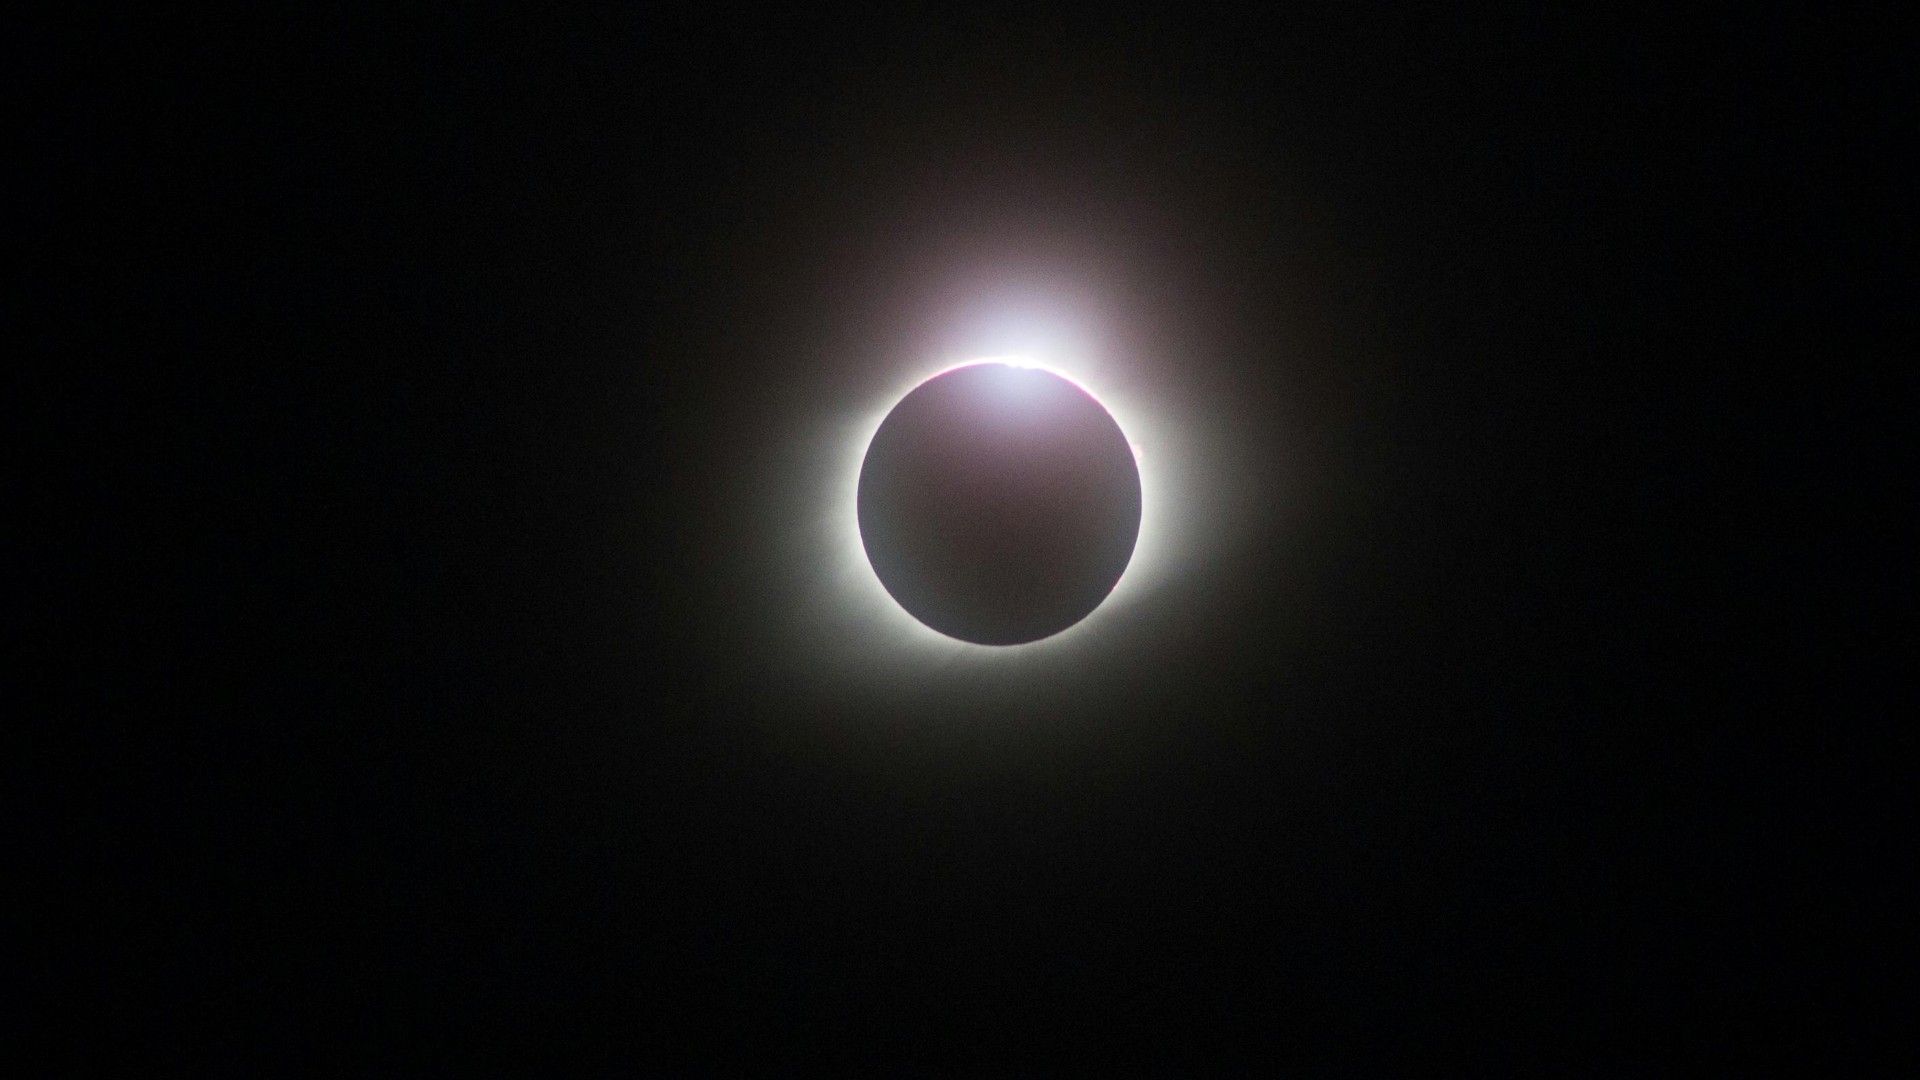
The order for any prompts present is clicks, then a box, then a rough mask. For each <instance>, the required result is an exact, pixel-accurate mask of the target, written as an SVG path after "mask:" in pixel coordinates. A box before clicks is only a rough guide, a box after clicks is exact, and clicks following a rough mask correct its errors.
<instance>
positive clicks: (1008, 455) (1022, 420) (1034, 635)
mask: <svg viewBox="0 0 1920 1080" xmlns="http://www.w3.org/2000/svg"><path fill="white" fill-rule="evenodd" d="M859 514H860V539H861V542H862V543H863V544H864V545H865V547H866V550H867V558H868V559H869V560H870V561H871V562H872V563H873V569H874V572H875V573H876V574H878V575H879V577H880V583H881V584H882V585H885V586H886V589H887V592H889V593H891V594H892V595H893V598H894V599H895V600H897V601H899V603H900V606H901V607H903V608H906V609H907V611H908V612H909V613H910V614H912V615H913V617H914V618H916V619H919V620H920V621H921V622H923V623H925V624H927V625H928V626H930V627H932V628H933V629H935V630H938V631H940V632H941V633H943V634H946V635H948V636H950V637H956V638H959V639H961V640H962V641H972V642H977V643H979V644H982V645H1017V644H1020V643H1022V642H1027V641H1035V640H1037V639H1039V638H1043V637H1047V636H1049V635H1052V634H1057V633H1059V632H1060V631H1062V630H1065V629H1066V628H1067V627H1069V626H1072V625H1073V624H1074V623H1077V622H1079V621H1080V620H1081V619H1084V618H1086V617H1087V615H1088V613H1090V612H1092V611H1093V609H1094V608H1097V607H1099V606H1100V602H1101V601H1103V600H1105V599H1106V598H1107V594H1108V593H1109V592H1111V591H1113V586H1114V584H1115V583H1116V582H1118V581H1119V580H1120V575H1121V573H1122V572H1123V571H1125V570H1126V568H1127V561H1128V560H1129V559H1131V558H1132V557H1133V545H1134V541H1135V539H1136V538H1137V537H1138V536H1139V534H1140V470H1139V468H1138V467H1137V466H1135V464H1134V461H1133V451H1132V449H1131V448H1130V447H1129V446H1128V445H1127V439H1126V436H1125V435H1124V434H1122V433H1121V431H1120V425H1119V424H1117V423H1115V422H1114V419H1113V417H1112V416H1110V415H1108V413H1107V410H1106V409H1105V408H1103V407H1102V406H1101V404H1100V403H1099V402H1098V401H1095V400H1094V399H1093V398H1092V397H1091V396H1089V395H1088V394H1087V392H1086V391H1084V390H1082V389H1080V388H1079V387H1078V386H1075V385H1074V384H1073V383H1071V382H1068V381H1067V380H1065V379H1063V378H1061V377H1060V376H1058V375H1055V374H1053V373H1051V372H1047V371H1040V370H1036V369H1032V368H1019V367H1009V366H1007V365H1005V364H975V365H973V366H971V367H964V368H957V369H955V370H953V371H949V372H945V373H943V374H941V375H937V376H935V377H934V378H932V379H929V380H927V381H926V382H924V383H921V384H920V385H919V386H918V387H915V388H914V390H913V392H912V393H910V394H908V395H907V396H906V397H904V398H902V399H901V400H900V403H899V404H898V405H895V406H894V408H893V411H892V412H891V413H888V414H887V418H886V420H884V421H883V422H882V423H881V424H880V430H879V431H877V432H875V433H874V436H873V442H872V444H871V445H869V446H868V447H867V456H866V460H865V461H864V462H862V464H861V466H860V495H859Z"/></svg>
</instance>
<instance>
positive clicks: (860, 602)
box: [827, 354, 1173, 662]
mask: <svg viewBox="0 0 1920 1080" xmlns="http://www.w3.org/2000/svg"><path fill="white" fill-rule="evenodd" d="M978 364H1005V365H1008V366H1010V367H1022V368H1032V369H1035V370H1039V371H1045V372H1047V373H1048V374H1051V375H1055V376H1058V377H1059V378H1062V379H1065V380H1066V381H1068V382H1070V383H1072V384H1073V385H1074V386H1076V387H1079V388H1080V389H1081V390H1082V391H1084V392H1085V393H1086V394H1087V396H1089V397H1091V398H1093V400H1094V401H1096V402H1098V403H1099V404H1100V407H1101V408H1103V409H1105V410H1107V414H1108V415H1109V416H1112V417H1113V419H1114V422H1115V423H1117V424H1119V425H1120V431H1121V433H1122V434H1123V435H1125V437H1126V439H1127V444H1128V446H1129V447H1130V448H1131V449H1132V450H1133V462H1134V467H1135V468H1137V469H1138V470H1139V473H1140V532H1139V535H1138V537H1137V538H1136V539H1135V541H1134V547H1133V556H1132V558H1131V559H1129V560H1128V562H1127V568H1126V569H1125V570H1124V571H1122V572H1121V574H1120V580H1119V581H1117V582H1115V583H1114V586H1113V591H1112V592H1110V593H1108V594H1107V597H1106V598H1105V599H1104V600H1102V601H1101V602H1100V605H1099V606H1098V607H1096V608H1094V609H1093V610H1092V611H1091V612H1089V613H1088V614H1087V615H1086V617H1085V618H1083V619H1081V620H1080V621H1079V622H1076V623H1074V624H1073V625H1072V626H1069V627H1067V628H1066V629H1064V630H1062V631H1060V632H1059V633H1057V634H1051V635H1049V636H1047V637H1044V638H1040V639H1039V640H1037V641H1029V642H1024V643H1022V644H1018V645H978V644H975V643H973V642H967V641H961V640H959V639H958V638H951V637H948V636H947V635H945V634H942V633H941V632H939V631H938V630H935V629H933V628H932V627H930V626H928V625H926V624H925V623H923V622H921V621H920V620H918V619H916V618H914V617H913V616H912V615H911V614H909V613H908V612H907V610H906V609H905V608H903V607H901V606H900V604H899V602H898V601H896V600H895V599H894V598H893V596H892V594H891V593H889V592H887V590H886V587H885V586H884V585H882V584H881V583H880V578H879V576H878V575H877V574H875V573H874V570H873V564H872V563H871V562H870V561H869V560H868V558H867V549H866V545H865V543H864V542H863V541H862V540H861V538H860V520H859V489H860V469H861V467H862V465H864V464H865V462H866V457H867V448H868V447H869V445H871V444H872V442H873V436H874V434H875V433H876V432H878V431H879V430H880V425H881V423H882V422H883V421H885V420H886V418H887V416H888V415H889V414H891V413H892V412H893V410H894V407H895V406H897V405H899V403H900V401H901V399H903V398H905V397H906V396H907V395H908V394H910V393H912V392H913V391H914V390H916V389H918V388H919V387H920V386H921V384H923V383H926V382H928V381H930V380H932V379H935V378H938V377H939V376H941V375H945V374H946V373H948V372H950V371H957V370H959V369H960V368H966V367H973V366H975V365H978ZM1095 368H1096V365H1092V364H1084V363H1070V362H1069V363H1063V362H1058V361H1052V360H1050V361H1048V362H1046V363H1040V362H1037V361H1035V360H1033V359H1030V358H1029V357H1026V356H1023V355H1017V354H1016V355H1012V356H978V357H973V358H970V359H967V360H963V361H960V362H958V363H948V364H944V365H941V366H938V367H934V368H932V369H931V370H928V371H927V372H925V373H924V374H920V375H917V376H915V377H914V378H913V379H912V380H911V381H909V382H907V383H906V384H905V385H904V386H898V387H897V388H896V389H894V390H892V391H891V392H889V393H887V394H886V395H885V397H884V400H883V403H880V404H878V405H877V407H873V408H869V409H868V410H867V411H866V412H865V413H864V414H863V415H862V416H861V418H860V420H859V421H858V423H857V424H855V425H854V426H853V430H852V431H851V432H850V434H849V437H848V438H847V440H846V442H845V443H844V444H843V447H842V449H841V457H840V460H839V461H838V462H837V468H836V469H835V482H834V485H833V492H832V497H831V498H830V499H828V500H827V504H828V506H829V512H830V520H829V525H828V528H829V533H830V537H831V540H830V542H831V544H832V547H833V549H834V551H835V554H836V563H837V571H838V572H837V573H836V575H835V576H836V579H837V580H838V581H839V582H840V585H841V590H840V591H842V592H843V593H844V594H845V598H846V600H847V601H848V602H849V603H850V604H851V606H852V607H853V609H854V611H855V612H856V613H857V614H858V616H859V621H860V622H861V623H862V624H868V625H871V626H873V627H874V628H875V629H876V630H877V631H879V632H880V633H882V634H884V635H885V636H886V637H887V639H888V640H889V641H891V642H892V643H894V644H896V645H898V646H900V647H902V648H904V649H905V650H908V651H911V652H917V653H922V654H924V655H926V656H927V657H928V658H930V659H937V660H968V661H973V660H978V661H996V662H1000V661H1007V660H1012V659H1015V658H1020V659H1026V658H1029V657H1037V656H1046V655H1053V654H1057V653H1063V652H1066V651H1069V650H1075V649H1079V648H1082V647H1085V646H1086V645H1089V644H1092V643H1094V642H1096V641H1098V639H1099V638H1100V637H1101V636H1103V635H1104V634H1105V633H1106V632H1107V631H1109V630H1111V629H1112V627H1111V625H1110V624H1111V623H1112V622H1114V621H1116V620H1117V619H1118V618H1119V617H1120V616H1121V614H1122V613H1123V612H1124V611H1125V610H1126V609H1127V608H1129V607H1131V606H1133V605H1134V604H1135V603H1136V602H1137V601H1138V600H1139V599H1141V598H1142V597H1143V596H1144V595H1145V594H1146V593H1147V592H1149V591H1150V590H1151V589H1152V587H1153V586H1154V585H1155V584H1156V583H1157V582H1158V581H1159V580H1160V579H1161V578H1162V577H1163V576H1164V573H1165V562H1166V558H1167V554H1168V551H1169V548H1170V544H1169V541H1170V540H1171V539H1172V537H1171V536H1170V535H1169V533H1170V532H1171V531H1172V529H1171V527H1170V525H1171V522H1172V520H1173V519H1172V518H1171V517H1170V515H1169V514H1168V510H1169V509H1170V498H1171V496H1172V492H1171V491H1169V490H1167V488H1166V487H1165V485H1164V483H1163V481H1164V479H1165V478H1164V476H1163V472H1164V470H1162V469H1161V468H1160V467H1159V462H1160V461H1161V460H1162V454H1163V452H1164V451H1165V450H1166V449H1167V448H1165V447H1162V446H1161V445H1159V442H1160V439H1161V436H1162V434H1163V431H1164V426H1163V425H1159V424H1155V423H1152V422H1150V421H1151V419H1152V416H1151V414H1150V412H1149V411H1148V410H1147V409H1146V408H1144V407H1142V405H1141V403H1140V402H1138V401H1137V400H1135V399H1134V398H1132V397H1130V396H1129V395H1128V394H1126V393H1124V392H1123V391H1122V390H1121V389H1120V388H1119V387H1116V386H1109V385H1105V382H1106V380H1103V379H1102V378H1101V372H1099V371H1098V370H1095ZM1114 381H1117V380H1114Z"/></svg>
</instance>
